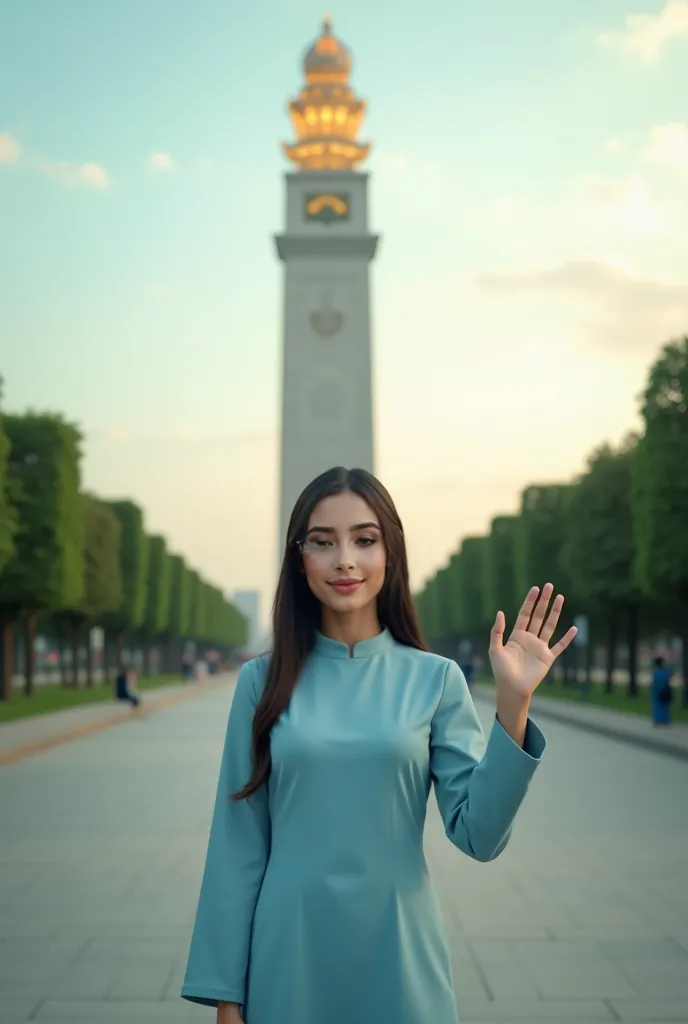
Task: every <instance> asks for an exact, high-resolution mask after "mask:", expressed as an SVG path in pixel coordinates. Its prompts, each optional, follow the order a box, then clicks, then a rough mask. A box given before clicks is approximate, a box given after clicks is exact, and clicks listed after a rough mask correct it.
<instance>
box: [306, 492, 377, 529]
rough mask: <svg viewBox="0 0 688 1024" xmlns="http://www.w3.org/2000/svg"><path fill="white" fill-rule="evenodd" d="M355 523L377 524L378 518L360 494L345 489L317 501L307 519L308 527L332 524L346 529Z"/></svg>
mask: <svg viewBox="0 0 688 1024" xmlns="http://www.w3.org/2000/svg"><path fill="white" fill-rule="evenodd" d="M357 523H377V524H378V526H379V525H380V520H379V519H378V517H377V516H376V515H375V513H374V512H373V510H372V508H371V507H370V505H369V504H368V503H367V502H366V501H364V499H363V498H361V496H360V495H358V494H352V493H351V492H350V491H345V492H344V494H333V495H331V497H329V498H323V500H322V501H320V502H318V504H317V505H316V506H315V508H314V509H313V511H312V513H311V515H310V518H309V520H308V529H309V530H310V529H311V528H312V527H313V526H332V527H336V528H338V529H343V530H348V529H349V528H350V527H352V526H355V525H356V524H357Z"/></svg>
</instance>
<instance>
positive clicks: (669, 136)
mask: <svg viewBox="0 0 688 1024" xmlns="http://www.w3.org/2000/svg"><path fill="white" fill-rule="evenodd" d="M643 157H644V158H645V160H647V161H649V162H650V163H653V164H661V165H663V166H664V167H671V168H673V169H675V170H678V171H683V172H685V173H688V124H686V122H684V121H673V122H670V123H669V124H658V125H655V126H654V127H653V128H651V129H650V138H649V141H648V144H647V147H646V149H645V152H644V153H643Z"/></svg>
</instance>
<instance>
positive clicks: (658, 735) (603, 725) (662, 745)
mask: <svg viewBox="0 0 688 1024" xmlns="http://www.w3.org/2000/svg"><path fill="white" fill-rule="evenodd" d="M539 692H540V691H538V693H539ZM473 694H474V696H480V697H482V698H484V699H485V700H487V701H490V702H492V701H494V687H493V686H490V685H488V684H485V683H478V684H476V686H475V687H474V688H473ZM676 698H677V699H680V694H678V693H676ZM532 708H533V713H534V714H538V715H540V716H541V717H542V718H545V719H553V720H554V721H557V722H565V723H567V724H570V725H575V726H577V727H578V728H579V729H586V730H587V731H588V732H594V733H598V734H599V735H600V736H606V737H608V738H609V739H616V740H620V741H622V742H625V743H631V744H633V746H640V747H645V748H646V749H647V750H657V751H659V752H660V753H665V754H671V755H672V756H673V757H679V758H682V759H683V760H686V761H688V725H685V724H683V723H680V722H674V723H672V724H671V725H670V726H668V727H665V726H660V727H657V726H654V725H653V724H652V722H651V721H650V720H649V719H648V718H645V717H644V716H643V715H634V714H629V713H627V712H625V711H616V710H613V709H612V708H603V707H599V706H598V705H596V704H586V703H585V702H583V701H579V700H571V701H568V700H563V699H561V698H559V697H541V696H538V694H536V695H535V696H534V697H533V700H532Z"/></svg>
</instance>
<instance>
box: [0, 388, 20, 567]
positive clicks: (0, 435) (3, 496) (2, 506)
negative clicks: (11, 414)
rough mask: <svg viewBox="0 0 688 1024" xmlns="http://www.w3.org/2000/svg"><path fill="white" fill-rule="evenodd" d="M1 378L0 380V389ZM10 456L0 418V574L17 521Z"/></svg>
mask: <svg viewBox="0 0 688 1024" xmlns="http://www.w3.org/2000/svg"><path fill="white" fill-rule="evenodd" d="M1 385H2V378H0V387H1ZM9 454H10V442H9V440H8V437H7V434H6V433H5V428H4V426H3V420H2V416H0V572H2V570H3V568H4V566H5V565H7V563H8V562H9V560H10V558H11V557H12V555H13V554H14V535H15V533H16V529H17V519H16V514H15V512H14V508H13V507H12V504H11V502H10V482H9V480H8V474H7V462H8V459H9Z"/></svg>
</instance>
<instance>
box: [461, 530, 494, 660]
mask: <svg viewBox="0 0 688 1024" xmlns="http://www.w3.org/2000/svg"><path fill="white" fill-rule="evenodd" d="M486 548H487V538H486V537H464V539H463V541H462V542H461V552H460V561H459V568H458V572H457V591H456V592H457V605H458V609H457V614H458V622H459V625H460V630H459V632H460V635H461V637H462V639H467V640H470V642H471V644H472V645H473V647H474V648H475V647H485V648H486V647H487V633H488V632H489V627H490V625H491V623H489V624H488V621H487V619H486V616H485V613H484V610H483V609H484V607H485V598H484V595H483V578H484V564H485V552H486ZM495 614H496V609H495Z"/></svg>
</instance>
